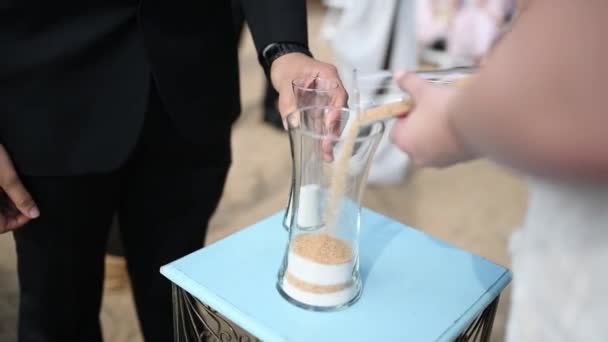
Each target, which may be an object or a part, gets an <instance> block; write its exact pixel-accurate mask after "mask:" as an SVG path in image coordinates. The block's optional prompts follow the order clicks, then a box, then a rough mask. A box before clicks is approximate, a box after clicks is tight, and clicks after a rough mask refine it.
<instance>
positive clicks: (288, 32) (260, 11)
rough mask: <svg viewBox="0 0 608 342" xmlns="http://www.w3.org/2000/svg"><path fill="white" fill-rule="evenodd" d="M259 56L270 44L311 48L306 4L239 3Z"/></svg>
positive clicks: (277, 0) (282, 0) (296, 0)
mask: <svg viewBox="0 0 608 342" xmlns="http://www.w3.org/2000/svg"><path fill="white" fill-rule="evenodd" d="M239 1H241V2H242V6H243V12H244V14H245V20H246V21H247V24H248V25H249V29H250V30H251V34H252V36H253V41H254V43H255V47H256V50H257V52H258V56H259V55H260V54H261V53H262V50H264V48H265V47H266V46H268V45H269V44H271V43H277V42H294V43H300V44H302V45H305V46H308V34H307V26H306V0H239Z"/></svg>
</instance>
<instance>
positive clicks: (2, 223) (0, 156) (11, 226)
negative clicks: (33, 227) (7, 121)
mask: <svg viewBox="0 0 608 342" xmlns="http://www.w3.org/2000/svg"><path fill="white" fill-rule="evenodd" d="M39 215H40V212H39V211H38V207H37V206H36V203H34V200H33V199H32V196H30V194H29V193H28V192H27V190H26V189H25V187H24V186H23V184H22V183H21V180H19V177H18V176H17V172H16V171H15V167H14V166H13V162H12V161H11V158H10V157H9V155H8V153H7V152H6V150H5V149H4V146H2V145H0V234H2V233H6V232H8V231H11V230H15V229H17V228H19V227H21V226H23V225H25V224H26V223H28V222H29V221H30V220H31V219H35V218H37V217H38V216H39Z"/></svg>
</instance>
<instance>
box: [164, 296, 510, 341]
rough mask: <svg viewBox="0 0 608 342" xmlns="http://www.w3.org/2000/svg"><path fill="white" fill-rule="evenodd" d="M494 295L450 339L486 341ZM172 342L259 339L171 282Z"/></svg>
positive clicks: (491, 321)
mask: <svg viewBox="0 0 608 342" xmlns="http://www.w3.org/2000/svg"><path fill="white" fill-rule="evenodd" d="M498 298H499V297H496V299H494V301H493V302H492V303H490V305H488V306H487V307H486V308H485V309H484V310H483V312H482V313H481V315H479V317H477V319H475V321H473V323H471V325H469V327H468V328H467V329H466V330H465V331H464V332H463V333H462V334H460V336H458V337H457V338H456V340H455V341H454V342H489V341H490V335H491V333H492V326H493V324H494V318H495V317H496V308H497V307H498ZM173 325H174V327H175V342H260V340H258V339H257V338H255V337H254V336H251V335H250V334H248V333H247V332H246V331H244V330H243V329H241V328H240V327H238V326H236V325H235V324H234V323H232V322H230V321H229V320H228V319H226V318H225V317H223V316H222V315H220V314H219V313H218V312H217V311H215V310H213V309H212V308H210V307H209V306H207V305H205V304H203V303H200V302H198V301H197V300H196V299H194V298H193V297H192V296H191V295H190V294H188V293H187V292H186V291H184V290H183V289H181V288H180V287H179V286H177V285H175V284H174V285H173Z"/></svg>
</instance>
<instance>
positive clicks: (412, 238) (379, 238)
mask: <svg viewBox="0 0 608 342" xmlns="http://www.w3.org/2000/svg"><path fill="white" fill-rule="evenodd" d="M282 218H283V213H282V212H280V213H277V214H276V215H273V216H271V217H269V218H267V219H265V220H262V221H260V222H258V223H256V224H254V225H253V226H251V227H248V228H246V229H243V230H241V231H239V232H238V233H235V234H233V235H231V236H229V237H227V238H225V239H223V240H220V241H218V242H216V243H214V244H212V245H210V246H208V247H205V248H204V249H201V250H199V251H196V252H194V253H192V254H190V255H188V256H185V257H183V258H181V259H178V260H176V261H174V262H172V263H170V264H168V265H166V266H163V267H162V268H161V273H162V274H163V275H164V276H166V277H167V278H169V279H170V280H171V281H172V282H173V283H175V284H176V285H178V286H180V287H181V288H183V289H184V290H186V291H187V292H189V293H190V294H192V295H193V296H194V297H196V298H197V299H198V300H200V301H201V302H203V303H205V304H207V305H209V306H211V307H212V308H213V309H215V310H217V311H218V312H219V313H221V314H222V315H224V316H225V317H226V318H228V319H230V320H231V321H233V322H234V323H236V324H237V325H239V326H241V327H242V328H243V329H245V330H247V331H248V332H250V333H251V334H253V335H255V336H256V337H258V338H259V339H261V340H263V341H266V342H274V341H302V342H310V341H315V342H324V341H332V342H335V341H365V342H368V341H416V342H425V341H451V340H453V339H454V338H455V337H456V336H458V335H459V334H460V332H462V331H463V330H464V329H465V328H466V327H467V326H468V325H469V324H470V323H471V322H472V321H473V320H474V319H475V318H476V317H477V316H478V315H479V314H480V313H481V312H482V311H483V309H484V308H485V307H486V306H487V305H488V304H490V303H491V302H492V300H493V299H494V298H496V296H497V295H498V294H500V292H501V291H502V290H503V289H504V288H505V287H506V286H507V285H508V283H509V282H510V281H511V273H510V272H509V271H508V270H507V269H505V268H504V267H502V266H499V265H496V264H494V263H492V262H490V261H488V260H486V259H483V258H481V257H478V256H475V255H473V254H471V253H469V252H467V251H464V250H462V249H459V248H456V247H454V246H451V245H449V244H447V243H445V242H442V241H440V240H437V239H435V238H432V237H430V236H428V235H426V234H424V233H422V232H420V231H417V230H415V229H412V228H410V227H407V226H404V225H403V224H401V223H399V222H396V221H394V220H391V219H389V218H387V217H385V216H382V215H379V214H377V213H375V212H372V211H370V210H363V213H362V228H361V242H360V270H361V276H362V280H363V295H362V296H361V298H360V299H359V301H358V302H356V303H355V304H354V305H353V306H351V307H350V308H347V309H345V310H342V311H337V312H330V313H327V312H311V311H306V310H304V309H300V308H298V307H296V306H294V305H292V304H290V303H288V302H287V301H286V300H284V299H283V297H281V295H280V294H279V293H278V292H277V290H276V281H277V272H278V270H279V267H280V264H281V262H282V259H283V253H284V251H285V247H286V242H287V232H286V231H285V230H284V229H283V226H282V224H281V222H282Z"/></svg>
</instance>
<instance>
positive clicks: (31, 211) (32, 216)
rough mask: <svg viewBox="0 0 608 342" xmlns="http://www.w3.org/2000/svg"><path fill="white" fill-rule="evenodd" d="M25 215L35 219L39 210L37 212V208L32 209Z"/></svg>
mask: <svg viewBox="0 0 608 342" xmlns="http://www.w3.org/2000/svg"><path fill="white" fill-rule="evenodd" d="M27 215H28V216H29V217H30V218H37V217H38V216H40V210H38V207H32V208H30V210H29V211H28V212H27Z"/></svg>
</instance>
